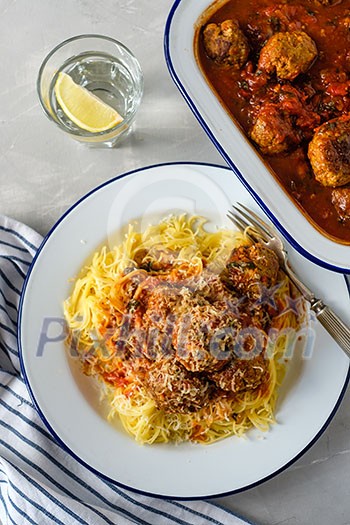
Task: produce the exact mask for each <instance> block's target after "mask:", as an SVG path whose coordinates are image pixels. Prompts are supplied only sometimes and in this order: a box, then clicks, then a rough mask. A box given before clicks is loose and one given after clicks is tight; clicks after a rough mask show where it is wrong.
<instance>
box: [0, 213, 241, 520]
mask: <svg viewBox="0 0 350 525" xmlns="http://www.w3.org/2000/svg"><path fill="white" fill-rule="evenodd" d="M41 240H42V238H41V237H40V236H39V235H38V234H37V233H35V232H34V231H33V230H31V229H30V228H28V227H27V226H25V225H23V224H20V223H18V222H15V221H13V220H11V219H9V218H6V217H3V216H1V215H0V407H1V408H0V411H1V412H0V414H1V416H0V522H2V524H3V525H5V524H6V525H7V524H14V525H22V524H32V525H50V524H59V525H67V524H69V525H78V524H80V525H92V524H93V525H102V524H109V525H114V524H118V525H124V524H125V525H126V524H130V523H139V524H144V525H146V524H149V525H157V524H159V525H174V524H180V525H187V524H191V525H196V524H201V525H202V524H203V525H206V524H207V525H213V524H214V525H244V523H247V522H246V521H244V520H242V519H241V518H238V517H237V516H235V515H234V514H232V513H231V512H229V511H226V510H224V509H222V508H221V507H218V506H217V505H215V504H213V503H211V502H205V501H194V502H186V503H184V502H175V501H168V500H160V499H157V498H151V497H147V496H141V495H138V494H134V493H133V492H128V491H126V490H122V489H120V488H118V487H117V486H115V485H113V484H111V483H108V482H106V481H104V480H103V479H101V478H99V477H98V476H96V475H95V474H93V473H91V472H90V471H89V470H88V469H86V468H85V467H83V466H82V465H81V464H80V463H78V462H77V461H76V460H75V459H74V458H72V457H71V456H70V455H69V454H67V453H66V452H65V451H64V450H63V449H62V448H61V447H60V446H59V445H58V444H57V443H56V441H55V440H54V439H53V438H52V436H51V435H50V433H49V432H48V431H47V430H46V428H45V427H44V426H43V424H42V422H41V419H40V418H39V416H38V414H37V412H36V410H35V409H34V407H33V405H32V403H31V400H30V398H29V395H28V392H27V389H26V386H25V384H24V382H23V379H22V378H21V375H20V366H19V360H18V351H17V335H16V332H17V306H18V302H19V296H20V292H21V288H22V284H23V280H24V278H25V275H26V272H27V270H28V268H29V265H30V263H31V260H32V258H33V256H34V254H35V251H36V249H37V247H38V246H39V244H40V242H41Z"/></svg>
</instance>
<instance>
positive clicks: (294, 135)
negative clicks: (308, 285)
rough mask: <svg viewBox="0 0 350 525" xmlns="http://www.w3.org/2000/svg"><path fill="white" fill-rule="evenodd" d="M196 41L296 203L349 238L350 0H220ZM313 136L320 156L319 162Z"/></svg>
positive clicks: (213, 77) (208, 69)
mask: <svg viewBox="0 0 350 525" xmlns="http://www.w3.org/2000/svg"><path fill="white" fill-rule="evenodd" d="M228 20H230V21H233V23H232V22H230V24H228V25H227V24H226V25H225V24H224V25H223V26H222V25H221V24H222V23H223V22H225V23H226V21H228ZM208 24H215V26H214V25H212V26H210V27H209V28H208ZM230 32H231V33H230ZM232 34H233V37H232ZM227 35H229V37H228V38H227ZM287 37H288V38H287ZM300 40H302V41H301V43H300V42H299V41H300ZM194 45H195V54H196V57H197V61H198V63H199V65H200V67H201V70H202V71H203V74H204V75H205V77H206V79H207V81H208V82H209V84H210V85H211V86H212V88H213V90H214V91H215V92H216V94H217V95H218V97H219V99H220V100H221V102H222V103H223V104H224V106H225V108H226V109H227V111H228V112H229V113H230V114H231V116H232V117H233V119H234V120H235V121H236V122H238V123H239V125H240V126H241V127H242V128H243V130H244V133H245V134H246V135H247V136H248V138H249V139H250V140H251V141H252V143H253V144H254V146H255V147H256V148H257V150H258V151H259V153H260V154H261V156H262V158H263V160H264V162H265V163H266V164H267V165H268V167H269V168H270V171H272V173H273V175H274V176H275V177H276V178H277V180H278V181H279V182H280V184H281V185H282V186H283V188H284V189H285V190H286V191H287V192H288V194H289V195H290V196H291V197H292V199H293V200H294V202H295V203H296V204H297V205H298V206H299V207H300V208H301V210H302V211H303V212H304V214H305V215H306V216H307V218H308V219H310V220H311V222H312V223H313V224H314V225H315V226H316V227H317V228H318V229H319V230H320V231H321V232H322V233H324V234H326V235H327V236H328V237H331V238H333V239H334V240H336V241H338V242H342V243H346V244H348V243H350V117H349V120H347V114H348V113H350V0H342V1H340V2H339V0H338V1H336V2H334V1H333V2H331V1H330V0H322V2H321V1H317V0H290V1H289V0H285V1H284V2H283V1H282V2H280V3H276V2H273V1H271V0H245V1H244V2H242V1H239V0H229V1H228V2H226V3H224V4H223V3H222V2H219V3H218V6H217V9H215V4H213V5H212V6H210V8H209V9H208V11H207V12H206V13H204V14H203V15H202V17H201V23H200V26H199V27H198V30H197V32H196V37H195V43H194ZM230 46H231V47H230ZM232 46H233V47H232ZM232 50H233V51H234V53H232ZM339 119H340V122H341V132H340V131H337V126H338V122H339ZM329 121H330V122H329ZM327 122H328V124H327V128H326V129H325V128H324V126H325V123H327ZM320 126H322V127H321V128H320ZM325 130H326V133H325ZM315 133H316V135H315ZM333 135H334V137H333ZM316 136H317V137H316ZM315 137H316V138H315ZM325 137H326V138H325ZM333 138H334V140H333ZM313 139H314V146H316V157H317V155H319V156H320V158H316V160H315V161H313V164H312V165H311V163H310V158H311V156H310V158H309V156H308V148H309V144H310V142H311V141H312V140H313ZM328 139H330V141H331V142H330V143H328V142H327V140H328ZM317 148H318V149H317ZM314 150H315V148H314ZM309 155H310V154H309ZM322 155H323V157H322ZM335 157H336V158H335ZM339 158H340V160H341V166H340V165H339ZM314 162H315V164H314ZM316 162H318V165H319V171H320V173H319V176H318V178H316V177H315V175H317V172H316ZM332 162H333V165H332V167H334V170H335V175H334V176H335V177H338V172H340V171H341V170H342V169H343V168H344V170H345V178H344V177H343V179H342V180H340V181H339V183H338V182H336V183H334V180H333V179H332V178H331V175H330V176H329V178H328V179H327V173H328V172H327V169H328V168H329V163H332ZM327 163H328V164H327ZM324 173H325V175H323V174H324ZM322 177H325V179H324V180H323V179H322ZM347 178H348V180H347ZM327 181H328V182H327ZM344 182H345V183H344ZM325 183H327V184H329V183H331V184H332V185H327V186H326V185H324V184H325ZM335 186H337V187H335Z"/></svg>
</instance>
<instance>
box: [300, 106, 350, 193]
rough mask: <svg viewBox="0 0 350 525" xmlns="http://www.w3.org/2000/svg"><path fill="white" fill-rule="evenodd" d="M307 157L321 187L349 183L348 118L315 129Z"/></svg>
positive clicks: (349, 143)
mask: <svg viewBox="0 0 350 525" xmlns="http://www.w3.org/2000/svg"><path fill="white" fill-rule="evenodd" d="M308 156H309V159H310V162H311V166H312V169H313V172H314V175H315V179H316V180H317V181H318V182H319V183H320V184H322V186H332V187H336V186H343V185H344V184H347V183H349V182H350V116H348V115H347V116H343V117H339V118H335V119H332V120H329V121H328V122H325V123H324V124H322V125H321V126H320V127H319V128H317V129H316V132H315V134H314V136H313V139H312V140H311V142H310V144H309V149H308Z"/></svg>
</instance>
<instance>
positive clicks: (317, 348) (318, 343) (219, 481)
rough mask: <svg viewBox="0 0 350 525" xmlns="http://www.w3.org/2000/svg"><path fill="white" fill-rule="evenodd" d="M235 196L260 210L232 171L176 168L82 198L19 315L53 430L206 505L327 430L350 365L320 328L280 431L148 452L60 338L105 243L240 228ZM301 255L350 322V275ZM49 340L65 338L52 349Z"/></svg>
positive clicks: (35, 275) (122, 480)
mask: <svg viewBox="0 0 350 525" xmlns="http://www.w3.org/2000/svg"><path fill="white" fill-rule="evenodd" d="M234 201H241V202H243V203H245V204H246V205H248V206H251V207H252V208H253V209H255V210H257V209H258V207H257V205H256V204H255V203H254V201H253V199H252V198H251V197H250V195H249V193H248V192H247V191H246V190H245V189H244V187H243V186H242V184H240V182H239V181H238V180H237V179H236V178H235V177H232V172H231V171H230V170H229V169H228V168H221V167H218V166H208V165H202V164H165V165H158V166H152V167H148V168H144V169H141V170H137V171H135V172H131V173H127V174H125V175H122V176H120V177H118V178H116V179H113V180H110V181H108V182H107V183H105V184H104V185H102V186H100V187H98V188H97V189H96V190H94V191H92V192H91V193H89V194H88V195H86V196H85V197H83V198H82V199H81V200H80V201H79V202H78V203H77V204H76V205H74V206H73V207H72V208H71V209H70V210H69V211H68V212H67V213H66V214H65V215H64V216H63V217H62V218H61V219H60V220H59V221H58V223H57V224H56V225H55V226H54V228H53V229H52V230H51V232H50V233H49V235H48V236H47V237H46V238H45V239H44V241H43V243H42V245H41V247H40V249H39V251H38V253H37V255H36V258H35V260H34V262H33V265H32V266H31V269H30V272H29V275H28V277H27V280H26V282H25V285H24V289H23V294H22V298H21V304H20V312H19V342H20V356H21V365H22V371H23V374H24V377H25V380H26V383H27V386H28V389H29V391H30V393H31V396H32V399H33V401H34V402H35V404H36V406H37V408H38V410H39V413H40V415H41V417H42V419H43V421H44V423H45V424H46V425H47V426H48V428H49V429H50V430H51V432H52V433H53V435H54V436H55V437H56V438H57V439H58V441H60V442H61V443H62V444H63V445H64V446H65V447H66V449H67V450H68V451H69V452H70V453H72V454H73V455H74V456H75V457H76V458H77V459H78V460H79V461H81V462H82V463H84V464H85V465H86V466H88V467H90V468H91V469H93V470H94V471H95V472H97V473H99V474H101V475H102V476H105V477H106V478H108V479H109V480H111V481H113V482H116V483H118V484H120V485H123V486H125V487H128V488H130V489H134V490H137V491H142V492H146V493H152V494H154V495H157V496H167V497H175V498H199V497H208V496H213V495H219V494H227V493H231V492H235V491H240V490H243V489H245V488H248V487H250V486H252V485H254V484H256V483H259V482H261V481H263V480H265V479H267V478H269V477H271V476H272V475H274V474H276V473H277V472H279V471H280V470H281V469H284V468H285V467H286V466H288V465H289V464H290V463H291V462H292V461H293V460H295V459H296V458H297V457H299V456H300V454H302V453H303V452H304V451H305V450H306V449H307V448H308V447H309V446H310V444H312V443H313V442H314V441H315V439H316V438H317V437H318V436H319V435H320V434H321V432H322V431H323V430H324V428H325V427H326V425H327V424H328V422H329V421H330V419H331V418H332V416H333V415H334V413H335V411H336V409H337V407H338V405H339V403H340V400H341V398H342V395H343V393H344V390H345V387H346V384H347V381H348V371H349V362H348V359H347V358H346V356H345V355H344V354H343V352H342V351H341V350H340V349H339V348H338V347H337V345H336V344H335V343H334V342H333V341H332V340H331V338H330V337H329V336H328V335H327V334H326V333H325V332H324V330H323V328H322V327H321V326H320V325H318V324H316V326H315V327H314V328H315V333H314V335H315V338H316V340H315V344H314V348H313V351H312V354H311V355H310V356H309V358H308V359H301V357H300V355H297V356H296V357H295V359H294V360H293V366H292V367H291V375H290V376H289V379H288V381H286V383H285V385H284V390H283V392H282V394H281V401H280V404H279V408H278V411H277V419H278V424H276V425H274V426H273V427H272V428H271V430H270V431H269V432H268V433H266V434H263V435H261V434H259V433H257V432H251V433H249V434H248V436H247V438H245V439H238V438H228V439H225V440H223V441H221V442H219V443H216V444H213V445H210V446H202V445H194V444H182V445H177V446H175V445H171V444H169V445H153V446H140V445H138V444H136V443H135V442H134V441H133V439H132V438H131V437H129V436H127V435H126V434H125V433H124V432H123V431H121V430H120V429H118V428H115V427H113V426H112V425H111V424H109V423H107V421H106V419H105V417H104V414H103V411H102V410H101V407H100V406H99V402H98V391H97V390H96V389H95V388H94V386H93V385H92V384H91V378H87V377H85V376H84V375H83V374H82V373H80V370H79V367H78V366H77V363H74V362H72V359H68V358H67V356H66V352H65V348H64V343H63V341H62V337H60V334H61V332H62V328H61V324H60V323H61V320H62V303H63V300H64V299H65V298H66V297H67V296H68V295H69V293H70V290H71V286H72V283H71V282H70V281H69V280H70V279H71V278H72V277H74V276H76V275H77V273H78V271H79V270H80V268H81V266H82V265H83V264H84V263H85V262H86V261H87V260H89V259H90V258H91V256H92V254H93V253H94V251H95V250H96V249H97V248H98V247H100V246H101V244H103V243H106V242H109V243H110V244H112V245H113V244H114V243H115V242H116V241H117V240H118V231H119V234H120V229H121V228H122V227H123V226H124V227H125V226H126V225H127V224H128V223H129V222H130V221H132V220H134V219H141V223H142V228H144V227H145V226H146V225H147V224H149V222H154V221H157V220H159V219H160V218H161V217H164V216H166V215H168V214H169V212H175V213H181V212H188V213H190V214H201V215H204V216H206V217H208V218H209V219H210V220H211V221H212V226H213V227H216V226H219V227H222V226H225V225H226V226H230V227H231V223H229V221H228V219H227V218H226V216H225V214H226V211H227V210H228V209H229V207H230V204H231V203H232V202H234ZM290 255H291V259H292V262H293V264H294V266H295V268H297V270H298V272H299V273H300V275H301V277H303V278H305V281H306V282H307V283H308V284H309V285H310V286H311V288H313V289H314V290H315V292H316V293H318V294H319V295H320V296H321V297H323V298H324V299H326V300H327V302H328V303H329V304H330V305H331V306H332V307H334V309H335V310H336V312H337V313H338V314H340V315H341V316H342V317H343V318H344V319H345V320H347V321H349V320H350V316H349V296H348V290H347V287H346V284H345V279H344V277H342V276H341V275H339V274H337V273H334V272H330V271H328V270H325V269H322V268H320V267H318V266H316V265H314V264H313V263H311V262H309V261H307V260H305V259H304V258H302V257H301V256H300V255H299V254H298V253H297V252H295V251H294V250H293V249H290ZM45 320H46V321H45ZM45 323H46V325H45ZM48 326H49V329H48V330H47V327H48ZM43 334H44V335H45V334H48V338H49V339H51V340H54V339H57V341H52V342H47V343H46V344H45V345H44V346H43V345H42V344H40V341H41V343H43ZM44 342H45V341H44ZM40 354H42V355H40Z"/></svg>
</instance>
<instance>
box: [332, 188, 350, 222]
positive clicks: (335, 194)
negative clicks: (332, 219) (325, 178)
mask: <svg viewBox="0 0 350 525" xmlns="http://www.w3.org/2000/svg"><path fill="white" fill-rule="evenodd" d="M332 204H333V205H334V207H335V209H336V212H337V214H338V216H339V218H340V220H342V221H349V220H350V188H340V189H337V190H333V191H332Z"/></svg>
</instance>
